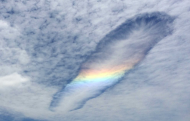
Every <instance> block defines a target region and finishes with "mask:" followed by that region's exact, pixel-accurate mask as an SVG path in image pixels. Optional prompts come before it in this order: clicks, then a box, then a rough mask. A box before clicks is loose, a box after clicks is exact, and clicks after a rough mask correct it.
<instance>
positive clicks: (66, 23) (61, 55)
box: [0, 0, 190, 121]
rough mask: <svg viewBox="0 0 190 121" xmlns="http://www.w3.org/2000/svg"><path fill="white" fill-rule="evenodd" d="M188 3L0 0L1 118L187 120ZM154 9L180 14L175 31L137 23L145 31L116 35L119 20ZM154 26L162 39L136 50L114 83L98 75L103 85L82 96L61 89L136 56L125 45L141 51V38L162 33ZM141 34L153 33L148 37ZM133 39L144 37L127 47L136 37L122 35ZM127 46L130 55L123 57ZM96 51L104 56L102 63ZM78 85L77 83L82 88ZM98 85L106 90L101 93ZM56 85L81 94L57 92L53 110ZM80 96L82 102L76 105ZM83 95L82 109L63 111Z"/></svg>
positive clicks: (189, 111)
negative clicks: (129, 65)
mask: <svg viewBox="0 0 190 121" xmlns="http://www.w3.org/2000/svg"><path fill="white" fill-rule="evenodd" d="M189 4H190V1H189V0H183V1H179V0H172V1H171V0H159V1H158V0H143V1H142V0H137V1H128V0H107V1H103V0H91V1H87V0H84V1H76V0H64V1H63V0H54V1H48V0H28V1H25V0H9V1H8V0H1V1H0V64H1V66H0V81H1V84H0V120H2V121H31V120H32V121H41V120H42V121H44V120H48V121H62V120H68V121H76V120H77V121H89V120H90V121H97V120H100V121H101V120H103V121H106V120H109V121H112V120H113V121H116V120H121V121H125V120H133V121H141V120H146V121H157V120H158V121H160V120H162V121H168V120H172V121H179V120H180V121H189V118H190V117H189V114H190V104H189V100H190V97H189V95H188V94H189V93H190V88H189V87H190V83H189V78H190V77H189V75H190V72H189V70H190V64H189V60H190V55H189V53H190V51H189V48H190V43H189V39H190V35H189V33H188V32H189V31H190V23H189V21H190V17H189V15H190V11H189ZM155 12H157V13H165V14H167V15H168V17H169V18H170V16H172V17H174V18H175V20H174V21H173V25H172V28H173V33H172V34H171V35H169V36H167V37H165V38H163V34H162V33H167V32H166V30H167V28H164V27H163V26H160V28H159V27H158V26H156V27H155V28H154V27H153V28H152V30H153V31H151V30H150V29H148V30H145V29H144V28H145V26H148V25H147V24H145V26H139V28H142V31H135V30H134V29H132V31H131V32H127V33H129V34H127V35H128V37H125V36H123V35H118V36H116V35H115V34H116V33H114V32H118V31H116V30H117V27H118V26H119V27H121V26H120V25H122V23H125V21H126V20H131V21H132V23H133V22H134V19H136V17H134V16H136V15H145V13H155ZM158 16H160V15H158ZM133 17H134V18H133ZM141 17H142V16H141ZM131 18H133V19H131ZM156 18H159V17H156ZM162 19H163V20H166V19H164V18H162ZM154 20H155V19H153V23H154ZM166 21H167V20H166ZM134 23H135V22H134ZM166 23H167V22H166ZM168 28H170V27H168ZM114 30H115V31H114ZM154 30H156V31H154ZM110 32H111V33H112V34H111V33H110ZM156 32H157V33H159V34H158V35H161V38H162V40H161V41H159V42H158V43H157V44H156V45H155V43H153V45H154V48H152V49H151V50H150V51H149V52H148V54H147V53H146V54H139V55H143V56H144V55H146V57H145V58H144V59H143V60H142V61H141V62H140V63H138V64H137V65H136V66H135V68H134V69H132V70H131V71H129V72H128V73H127V74H125V75H123V76H122V79H121V80H120V81H119V83H117V84H116V85H115V86H111V87H110V88H108V89H107V87H106V86H107V85H109V86H110V85H112V84H114V83H115V82H114V80H113V81H107V82H108V83H109V84H108V83H102V82H101V81H99V82H100V83H99V85H100V86H97V88H94V89H93V92H94V94H92V92H90V91H89V90H87V91H89V92H88V93H86V92H83V91H81V94H82V95H78V93H73V94H76V97H75V96H72V95H73V94H71V93H68V92H67V91H65V90H64V91H61V90H62V89H63V88H64V87H68V86H69V85H70V84H72V82H71V81H72V80H74V79H75V78H76V77H77V75H81V77H82V75H83V74H84V75H86V72H85V71H83V70H85V69H87V70H93V71H92V72H97V75H98V71H94V69H102V68H105V70H101V72H105V71H108V70H109V71H108V72H115V71H113V70H114V69H110V66H111V65H117V63H124V60H127V58H128V57H131V56H130V54H129V52H128V51H129V50H130V49H129V48H130V47H133V48H131V49H132V51H135V49H134V48H136V51H137V52H140V50H146V49H145V48H141V46H140V45H142V46H143V47H144V43H143V42H145V45H147V41H146V40H151V39H150V38H159V37H158V36H151V35H152V34H156ZM118 33H120V32H118ZM106 35H107V39H108V40H109V37H110V38H111V36H112V35H113V36H114V37H116V38H117V39H115V40H118V39H119V37H121V39H119V41H120V42H119V41H115V40H113V43H108V42H107V40H106V37H105V36H106ZM124 35H126V34H124ZM136 35H138V36H142V38H146V36H147V37H149V38H146V39H144V40H145V41H144V40H143V39H139V38H136ZM156 35H157V34H156ZM164 36H165V35H164ZM103 37H105V38H103ZM122 37H123V38H124V39H122ZM130 38H131V40H135V41H134V42H137V43H138V40H139V41H140V42H142V43H141V44H136V43H134V44H133V46H132V45H131V46H130V47H129V48H124V47H123V46H126V45H128V44H130V43H131V42H132V41H129V42H130V43H126V42H127V41H124V40H129V39H130ZM132 38H133V39H132ZM104 42H105V43H104ZM118 42H119V43H118ZM113 44H114V45H115V46H112V45H113ZM131 44H132V43H131ZM150 44H151V43H150ZM136 45H139V46H136ZM122 47H123V48H122ZM97 48H100V50H98V49H97ZM104 48H105V49H104ZM137 48H138V49H137ZM147 48H150V46H149V45H148V46H147ZM107 50H119V51H107ZM126 51H127V52H126ZM93 52H95V53H97V55H96V54H95V53H93ZM100 52H103V54H102V55H101V54H99V53H100ZM144 52H147V51H144ZM124 53H128V54H127V55H126V56H123V55H125V54H124ZM130 53H135V52H130ZM142 53H143V52H142ZM114 55H116V56H114ZM95 56H97V57H99V58H101V59H100V61H101V62H100V63H99V60H98V58H97V59H96V57H95ZM132 58H135V57H132ZM137 58H141V57H138V56H137ZM142 58H143V57H142ZM102 60H105V61H102ZM108 60H109V61H108ZM110 60H114V61H110ZM140 60H141V59H140ZM108 62H109V63H108ZM131 62H134V61H131ZM101 63H102V64H101ZM128 63H129V61H128ZM99 65H101V66H99ZM132 65H133V64H132ZM95 67H97V68H95ZM111 67H112V66H111ZM106 69H107V70H106ZM116 70H117V69H116ZM83 72H84V73H83ZM88 72H89V74H91V72H90V71H88ZM101 76H103V75H101ZM92 77H93V75H92ZM115 80H117V79H115ZM103 82H106V81H103ZM112 82H113V83H112ZM77 85H78V84H77ZM101 86H102V87H101ZM81 87H82V86H79V88H78V89H79V90H81ZM99 87H101V89H100V88H99ZM104 87H106V88H104ZM65 89H66V88H65ZM67 89H69V90H70V88H67ZM91 89H92V88H90V90H91ZM104 89H106V90H104ZM74 90H75V86H74ZM98 90H101V91H102V90H104V93H102V92H101V91H98ZM56 92H61V93H60V97H61V96H62V93H66V94H68V96H69V97H71V98H73V99H76V98H77V96H78V98H77V99H76V100H71V99H69V98H67V100H68V101H65V100H62V99H64V98H65V97H64V96H63V97H62V98H59V96H58V98H59V99H60V100H58V101H57V102H59V103H55V106H56V105H57V107H56V108H55V111H54V112H53V111H50V110H49V106H50V104H51V102H52V97H53V96H55V95H54V94H56ZM71 92H72V91H71ZM100 93H102V94H101V95H99V96H97V94H100ZM92 97H94V98H93V99H91V100H88V99H89V98H92ZM54 98H55V97H54ZM86 100H88V101H86ZM77 101H79V104H76V102H77ZM80 101H82V102H86V103H85V105H83V103H82V105H83V107H81V108H80V109H78V110H74V111H67V110H65V105H64V104H69V103H70V105H71V106H69V108H67V109H68V110H70V109H71V110H72V109H75V108H76V107H78V106H79V105H81V102H80ZM55 102H56V101H55Z"/></svg>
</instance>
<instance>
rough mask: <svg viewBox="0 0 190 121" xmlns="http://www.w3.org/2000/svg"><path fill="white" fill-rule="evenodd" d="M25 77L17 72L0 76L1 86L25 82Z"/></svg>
mask: <svg viewBox="0 0 190 121" xmlns="http://www.w3.org/2000/svg"><path fill="white" fill-rule="evenodd" d="M27 81H28V79H27V78H23V77H22V76H21V75H19V74H18V73H13V74H11V75H7V76H3V77H0V83H1V88H2V87H6V86H17V84H20V83H24V82H27Z"/></svg>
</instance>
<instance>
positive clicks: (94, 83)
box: [50, 13, 173, 111]
mask: <svg viewBox="0 0 190 121" xmlns="http://www.w3.org/2000/svg"><path fill="white" fill-rule="evenodd" d="M172 21H173V18H172V17H170V16H168V15H166V14H164V13H151V14H142V15H138V16H135V17H134V18H132V19H129V20H127V21H126V22H124V23H123V24H121V25H120V26H119V27H117V28H116V29H115V30H113V31H111V32H110V33H109V34H108V35H106V36H105V37H104V38H103V39H102V40H101V41H100V43H99V44H98V45H97V48H96V50H95V52H93V53H92V54H91V55H90V56H89V57H88V59H87V60H86V61H85V62H84V63H83V64H82V66H81V68H80V72H79V75H78V76H77V77H76V78H75V79H74V80H73V81H72V82H71V83H70V84H68V85H67V86H66V87H64V88H63V89H62V90H61V91H60V92H58V93H56V94H55V96H54V99H53V100H52V103H51V106H50V108H54V107H56V106H57V105H59V104H58V103H59V102H60V101H61V102H62V103H61V106H60V107H61V108H62V109H63V108H65V110H67V111H71V110H76V109H79V108H81V107H82V106H83V104H85V102H86V101H87V100H89V99H90V98H94V97H96V96H98V95H100V94H101V93H103V92H104V90H105V89H106V88H108V87H110V86H113V85H114V84H116V83H117V82H118V81H119V80H121V79H122V77H123V76H124V75H125V74H126V73H127V72H129V71H130V70H131V69H133V68H134V67H135V65H137V64H138V63H139V62H141V61H142V59H143V58H144V57H145V56H146V54H147V53H148V52H149V51H150V50H151V49H152V48H153V47H154V45H155V44H156V43H158V42H159V41H160V40H162V39H163V38H164V37H166V36H167V35H170V34H171V33H172V28H171V26H172V25H171V23H172ZM61 93H62V94H61Z"/></svg>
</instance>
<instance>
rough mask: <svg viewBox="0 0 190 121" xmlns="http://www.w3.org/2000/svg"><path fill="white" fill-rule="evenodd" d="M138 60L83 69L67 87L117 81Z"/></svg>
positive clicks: (100, 84) (108, 83)
mask: <svg viewBox="0 0 190 121" xmlns="http://www.w3.org/2000/svg"><path fill="white" fill-rule="evenodd" d="M137 62H138V61H137V60H136V61H133V62H130V63H125V64H122V65H118V66H114V67H109V68H107V69H83V70H81V72H80V73H79V75H78V76H77V77H76V78H75V79H74V80H73V81H72V82H71V83H70V84H69V85H67V88H68V87H70V88H76V87H80V88H81V86H82V87H83V86H85V87H86V86H91V87H93V86H96V85H97V84H99V86H105V85H104V84H106V85H112V84H113V83H115V82H117V81H118V80H119V79H120V78H121V77H122V76H124V74H125V73H126V72H127V71H128V70H130V69H132V68H133V67H134V65H135V64H136V63H137Z"/></svg>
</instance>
